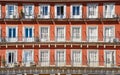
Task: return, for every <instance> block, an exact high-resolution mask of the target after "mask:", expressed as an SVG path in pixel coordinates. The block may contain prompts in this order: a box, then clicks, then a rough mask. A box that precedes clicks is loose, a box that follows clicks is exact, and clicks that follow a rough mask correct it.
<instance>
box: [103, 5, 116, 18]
mask: <svg viewBox="0 0 120 75" xmlns="http://www.w3.org/2000/svg"><path fill="white" fill-rule="evenodd" d="M105 5H113V11H112V10H111V11H109V12H108V14H109V13H110V12H113V13H112V15H110V16H109V15H108V16H107V15H105ZM106 11H107V10H106ZM115 16H116V14H115V3H104V4H103V17H104V18H114V17H115Z"/></svg>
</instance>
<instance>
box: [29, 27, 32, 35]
mask: <svg viewBox="0 0 120 75" xmlns="http://www.w3.org/2000/svg"><path fill="white" fill-rule="evenodd" d="M29 34H30V36H29V37H32V28H30V29H29Z"/></svg>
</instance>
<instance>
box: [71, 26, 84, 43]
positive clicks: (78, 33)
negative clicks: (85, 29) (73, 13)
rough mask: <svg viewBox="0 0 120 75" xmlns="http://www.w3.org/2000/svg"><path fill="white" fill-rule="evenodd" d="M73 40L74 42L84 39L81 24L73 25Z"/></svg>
mask: <svg viewBox="0 0 120 75" xmlns="http://www.w3.org/2000/svg"><path fill="white" fill-rule="evenodd" d="M71 41H72V42H81V41H82V26H79V25H76V26H75V25H73V26H71Z"/></svg>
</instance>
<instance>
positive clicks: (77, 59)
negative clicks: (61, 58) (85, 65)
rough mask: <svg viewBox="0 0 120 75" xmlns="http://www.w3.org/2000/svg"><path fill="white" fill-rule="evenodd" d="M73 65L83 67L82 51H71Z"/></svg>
mask: <svg viewBox="0 0 120 75" xmlns="http://www.w3.org/2000/svg"><path fill="white" fill-rule="evenodd" d="M71 65H72V66H82V50H81V49H71Z"/></svg>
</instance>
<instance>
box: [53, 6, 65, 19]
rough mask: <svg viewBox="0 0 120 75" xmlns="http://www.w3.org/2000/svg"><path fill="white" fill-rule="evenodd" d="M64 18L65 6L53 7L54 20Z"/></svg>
mask: <svg viewBox="0 0 120 75" xmlns="http://www.w3.org/2000/svg"><path fill="white" fill-rule="evenodd" d="M65 17H66V6H65V5H56V6H55V18H60V19H62V18H65Z"/></svg>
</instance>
